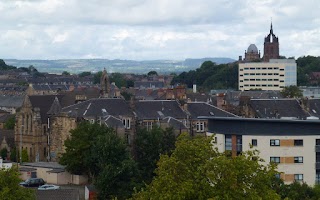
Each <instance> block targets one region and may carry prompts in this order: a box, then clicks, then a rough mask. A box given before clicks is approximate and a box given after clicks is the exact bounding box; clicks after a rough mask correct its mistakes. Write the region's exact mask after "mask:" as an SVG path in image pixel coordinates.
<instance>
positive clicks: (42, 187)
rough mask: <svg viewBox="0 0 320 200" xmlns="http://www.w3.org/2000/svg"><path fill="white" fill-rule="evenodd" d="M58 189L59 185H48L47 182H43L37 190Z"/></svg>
mask: <svg viewBox="0 0 320 200" xmlns="http://www.w3.org/2000/svg"><path fill="white" fill-rule="evenodd" d="M58 189H60V186H58V185H49V184H45V185H42V186H40V187H38V190H58Z"/></svg>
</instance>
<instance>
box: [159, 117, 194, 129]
mask: <svg viewBox="0 0 320 200" xmlns="http://www.w3.org/2000/svg"><path fill="white" fill-rule="evenodd" d="M161 123H167V124H169V126H170V127H173V129H174V130H180V129H188V128H187V126H186V125H185V124H184V123H183V122H182V121H180V120H177V119H175V118H173V117H165V118H163V119H162V120H161Z"/></svg>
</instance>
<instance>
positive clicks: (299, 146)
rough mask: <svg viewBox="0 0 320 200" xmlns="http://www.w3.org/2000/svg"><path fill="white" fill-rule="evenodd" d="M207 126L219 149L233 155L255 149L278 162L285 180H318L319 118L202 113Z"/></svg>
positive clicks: (319, 181)
mask: <svg viewBox="0 0 320 200" xmlns="http://www.w3.org/2000/svg"><path fill="white" fill-rule="evenodd" d="M204 118H206V119H208V130H209V132H210V134H215V142H216V145H217V148H218V150H219V151H220V152H225V151H229V152H230V154H231V155H232V156H237V155H239V154H240V153H241V152H243V151H247V150H253V149H257V150H259V152H260V155H259V156H260V157H261V158H262V159H263V160H265V163H269V162H274V163H276V164H277V166H278V171H279V177H280V178H282V179H283V181H284V182H285V183H288V184H289V183H292V182H294V181H299V182H305V183H307V184H308V185H310V186H312V185H315V184H319V183H320V132H319V130H320V122H319V121H315V120H281V119H272V120H271V119H249V118H223V117H204Z"/></svg>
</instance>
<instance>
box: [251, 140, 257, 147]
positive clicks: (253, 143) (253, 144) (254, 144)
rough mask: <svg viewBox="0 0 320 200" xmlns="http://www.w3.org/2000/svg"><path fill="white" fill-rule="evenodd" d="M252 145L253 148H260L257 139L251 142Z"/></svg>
mask: <svg viewBox="0 0 320 200" xmlns="http://www.w3.org/2000/svg"><path fill="white" fill-rule="evenodd" d="M251 144H252V146H254V147H256V146H258V141H257V139H252V140H251Z"/></svg>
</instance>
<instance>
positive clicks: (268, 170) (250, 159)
mask: <svg viewBox="0 0 320 200" xmlns="http://www.w3.org/2000/svg"><path fill="white" fill-rule="evenodd" d="M263 162H264V161H263V160H261V159H260V158H259V157H258V151H257V150H253V151H247V152H243V153H242V154H240V155H238V156H236V157H234V158H230V157H227V156H225V155H223V154H220V155H219V156H216V157H213V158H212V159H211V160H210V162H208V163H207V166H206V170H207V171H208V173H207V177H208V179H209V180H210V181H209V182H210V184H211V185H212V187H213V190H214V195H213V196H212V197H213V198H214V199H243V200H245V199H270V200H272V199H280V196H279V195H278V194H277V192H276V190H275V188H274V187H275V186H274V185H273V184H274V181H275V177H276V174H277V173H278V172H277V171H276V165H275V164H266V165H263V164H262V163H263Z"/></svg>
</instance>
